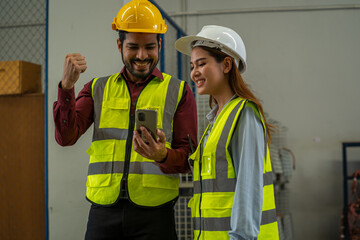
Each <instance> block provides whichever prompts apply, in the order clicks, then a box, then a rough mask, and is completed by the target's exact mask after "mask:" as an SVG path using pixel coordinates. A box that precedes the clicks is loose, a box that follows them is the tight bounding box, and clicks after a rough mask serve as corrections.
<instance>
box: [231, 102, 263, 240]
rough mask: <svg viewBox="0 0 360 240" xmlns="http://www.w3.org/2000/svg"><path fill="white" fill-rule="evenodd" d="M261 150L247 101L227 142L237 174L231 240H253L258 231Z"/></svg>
mask: <svg viewBox="0 0 360 240" xmlns="http://www.w3.org/2000/svg"><path fill="white" fill-rule="evenodd" d="M264 149H265V139H264V130H263V126H262V123H261V121H260V119H259V117H258V116H257V114H256V113H255V112H254V109H253V108H252V107H250V106H249V105H248V104H247V105H246V106H245V108H244V110H243V112H242V113H241V116H240V121H239V123H238V125H237V126H236V128H235V131H234V134H233V136H232V139H231V142H230V145H229V152H230V155H231V157H232V159H233V164H234V168H235V172H236V176H237V181H236V188H235V197H234V203H233V208H232V214H231V231H229V235H230V238H231V239H232V240H239V239H257V236H258V234H259V232H260V223H261V214H262V202H263V191H262V190H263V169H264V154H265V151H264Z"/></svg>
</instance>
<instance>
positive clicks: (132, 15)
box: [111, 0, 167, 33]
mask: <svg viewBox="0 0 360 240" xmlns="http://www.w3.org/2000/svg"><path fill="white" fill-rule="evenodd" d="M111 27H112V29H113V30H121V31H126V32H142V33H165V32H166V31H167V26H166V24H165V20H164V19H163V17H162V15H161V13H160V11H159V9H157V8H156V7H155V6H154V5H153V4H152V3H151V2H149V1H148V0H132V1H130V2H129V3H127V4H125V5H124V6H123V7H122V8H121V9H120V11H119V13H118V14H117V16H116V17H115V18H114V20H113V22H112V24H111Z"/></svg>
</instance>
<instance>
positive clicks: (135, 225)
mask: <svg viewBox="0 0 360 240" xmlns="http://www.w3.org/2000/svg"><path fill="white" fill-rule="evenodd" d="M176 239H177V236H176V230H175V218H174V203H169V204H166V205H164V206H161V207H158V208H142V207H137V206H135V205H134V204H132V203H131V202H129V201H128V200H120V201H119V202H118V203H117V204H116V205H115V206H112V207H102V206H96V205H92V206H91V209H90V213H89V220H88V224H87V230H86V235H85V240H176Z"/></svg>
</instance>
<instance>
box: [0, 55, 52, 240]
mask: <svg viewBox="0 0 360 240" xmlns="http://www.w3.org/2000/svg"><path fill="white" fill-rule="evenodd" d="M41 75H42V73H41V66H40V65H37V64H33V63H29V62H24V61H8V62H0V216H1V217H0V239H27V240H29V239H30V240H31V239H37V240H38V239H45V177H44V176H45V174H44V173H45V169H44V159H45V158H44V138H45V137H44V95H43V94H42V87H41Z"/></svg>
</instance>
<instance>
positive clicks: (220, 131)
mask: <svg viewBox="0 0 360 240" xmlns="http://www.w3.org/2000/svg"><path fill="white" fill-rule="evenodd" d="M245 103H246V101H245V100H243V99H241V98H236V99H233V100H232V101H231V102H229V103H228V104H227V105H226V106H225V108H224V109H223V110H222V111H221V113H220V114H219V116H218V117H217V119H216V121H215V123H214V126H213V127H212V130H211V132H210V134H209V137H208V140H207V142H206V145H205V148H204V150H203V151H202V149H201V147H202V146H203V140H204V136H205V135H206V134H207V132H208V129H209V127H210V126H208V128H207V130H205V133H204V135H203V137H202V139H201V140H200V143H199V145H198V146H199V147H198V149H197V150H196V151H195V153H194V154H193V155H192V156H191V158H192V159H194V160H195V161H194V197H193V198H192V199H191V200H190V202H189V207H191V209H192V217H193V218H194V239H198V237H199V234H200V239H206V240H212V239H230V237H229V234H228V231H229V230H231V227H230V220H231V211H232V206H233V198H234V191H235V186H236V175H235V171H234V167H233V164H232V159H231V157H230V154H229V152H228V150H227V149H228V146H229V143H230V140H231V137H232V134H233V132H234V130H235V127H236V123H237V122H238V119H240V114H241V111H242V109H243V108H244V106H245ZM261 120H262V119H261ZM262 123H263V125H264V122H263V120H262ZM264 129H265V128H264ZM265 142H266V132H265ZM264 156H265V158H264V172H263V184H264V186H263V209H262V218H261V226H260V234H259V236H258V239H278V229H277V222H276V210H275V200H274V190H273V175H272V171H271V163H270V156H269V153H268V147H267V146H265V153H264ZM265 236H271V237H270V238H268V237H265Z"/></svg>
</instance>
